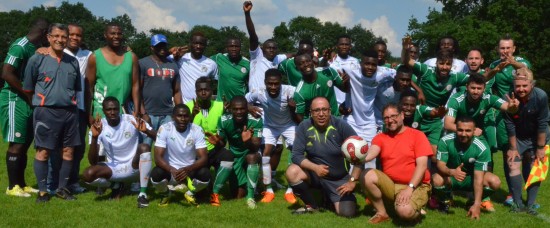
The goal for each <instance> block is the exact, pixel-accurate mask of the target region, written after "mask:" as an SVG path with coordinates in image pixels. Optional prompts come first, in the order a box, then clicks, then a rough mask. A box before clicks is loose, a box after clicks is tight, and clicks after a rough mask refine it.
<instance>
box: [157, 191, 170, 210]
mask: <svg viewBox="0 0 550 228" xmlns="http://www.w3.org/2000/svg"><path fill="white" fill-rule="evenodd" d="M160 196H161V197H160V202H159V207H166V206H168V204H170V192H167V193H164V194H161V195H160Z"/></svg>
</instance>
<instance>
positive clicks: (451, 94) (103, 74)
mask: <svg viewBox="0 0 550 228" xmlns="http://www.w3.org/2000/svg"><path fill="white" fill-rule="evenodd" d="M252 7H253V6H252V3H251V2H250V1H246V2H244V4H243V11H244V15H245V23H246V27H247V31H248V34H249V36H250V50H249V51H250V59H247V58H245V57H243V56H242V55H241V40H239V39H238V38H228V39H227V42H226V53H220V54H216V55H213V56H211V57H210V58H209V57H206V56H204V50H205V47H206V46H207V45H208V42H207V37H205V36H204V34H202V33H193V34H192V35H191V38H190V40H189V44H188V45H186V46H182V47H172V48H168V40H167V39H166V37H165V36H164V35H162V34H156V35H154V36H153V37H152V38H151V47H150V48H151V55H150V56H147V57H144V58H142V59H138V57H137V56H136V55H135V54H133V53H132V52H131V49H130V48H129V47H127V46H124V44H123V39H124V38H123V31H122V28H121V27H120V26H119V25H117V24H109V25H107V26H106V28H105V33H104V36H105V39H106V45H105V46H104V47H101V48H99V49H97V50H96V51H89V50H85V49H84V48H83V41H82V34H83V32H84V28H82V27H81V26H79V25H77V24H70V25H68V26H66V25H62V24H57V23H53V24H49V23H48V22H47V21H46V20H44V19H39V20H37V21H35V22H34V23H33V25H32V26H31V29H30V31H29V33H28V34H27V35H26V36H25V37H22V38H20V39H17V40H16V41H15V42H14V43H12V45H11V46H10V50H9V51H8V53H7V56H6V60H5V61H4V67H3V69H2V78H3V79H4V80H5V86H4V88H3V89H2V91H1V93H0V115H1V116H2V118H1V119H2V120H1V121H2V125H1V127H2V133H3V138H4V140H5V141H6V142H9V147H8V151H7V156H6V166H7V171H8V177H9V186H8V189H7V190H6V194H7V195H12V196H20V197H29V196H30V194H37V195H38V197H37V202H39V203H43V202H47V201H49V200H50V198H51V196H52V195H56V196H58V197H59V198H62V199H65V200H75V199H76V197H75V196H74V194H77V193H81V192H83V191H85V190H86V189H85V188H83V187H82V186H80V185H79V170H80V163H81V160H82V159H83V157H84V151H85V146H84V142H85V135H86V129H87V127H89V133H88V135H89V139H88V140H89V152H88V157H87V158H88V161H89V163H90V167H87V168H86V169H85V170H84V171H83V173H82V180H83V181H84V182H86V183H87V184H88V185H91V186H96V187H97V188H98V189H105V188H111V197H112V198H118V197H120V196H122V195H123V194H124V192H125V190H126V187H128V186H129V185H130V184H131V183H134V182H135V183H138V184H137V186H139V190H138V191H139V195H138V199H137V202H138V207H147V206H148V205H149V199H148V196H147V187H148V185H149V182H150V183H151V184H152V186H154V187H155V190H156V191H157V192H158V193H159V194H160V196H161V197H160V199H159V205H160V206H165V205H168V203H169V201H170V200H171V198H172V197H173V196H172V193H173V192H174V191H178V190H180V191H182V192H184V197H185V199H186V200H187V201H188V202H189V203H191V204H193V205H197V202H196V199H195V194H196V193H198V192H200V191H201V190H204V189H207V190H208V191H210V192H211V194H210V203H211V205H213V206H220V205H221V203H220V191H221V189H222V188H223V186H224V184H225V183H226V182H227V181H229V182H230V184H231V193H232V194H234V195H235V196H236V197H237V198H242V197H245V198H246V204H247V206H248V207H249V208H256V207H257V205H256V200H255V193H256V191H257V184H258V180H259V179H260V177H261V180H262V181H261V182H262V183H263V184H264V186H265V191H264V192H263V193H262V194H263V197H262V199H261V202H264V203H269V202H271V201H273V200H274V198H275V194H274V191H273V188H274V187H277V188H281V187H283V186H282V185H280V184H279V183H278V182H277V181H275V180H274V177H275V174H276V170H277V167H278V166H279V163H280V160H281V152H282V148H283V145H284V146H286V147H287V148H288V149H289V150H292V151H293V150H296V149H295V148H293V144H294V140H295V138H300V146H299V148H301V149H300V150H302V151H293V154H295V152H297V153H300V152H301V153H302V154H303V152H304V150H305V151H308V153H306V155H305V157H306V158H308V156H310V154H309V153H311V152H310V151H309V150H310V149H311V147H312V145H310V143H307V144H305V141H304V140H306V141H307V140H309V139H306V138H308V137H311V138H314V140H319V141H323V140H324V142H325V143H326V142H327V136H328V135H329V134H328V132H329V131H330V130H331V129H330V127H329V128H328V129H326V128H325V129H324V131H326V132H321V135H319V132H318V131H317V130H316V129H314V127H315V126H317V125H319V123H318V122H317V121H325V122H326V121H329V122H330V121H334V120H333V119H331V118H328V119H322V120H320V119H318V114H319V113H325V112H327V113H328V112H330V114H331V115H332V116H333V117H335V118H338V121H340V120H343V122H342V124H343V125H345V126H348V125H349V126H350V127H351V128H350V129H352V130H353V131H355V133H356V134H357V135H359V136H360V137H362V138H363V139H364V140H366V141H367V142H368V143H369V144H370V143H371V141H372V140H373V138H374V137H375V136H376V135H377V134H379V133H380V132H385V131H391V128H392V127H391V126H390V127H389V128H390V129H388V124H389V123H390V122H391V121H393V120H397V119H399V118H401V117H400V116H402V123H403V124H404V125H405V126H406V127H408V128H414V129H418V130H420V131H422V132H423V133H424V134H425V137H426V138H427V140H428V141H429V144H431V151H425V153H429V154H430V155H432V156H430V157H431V161H430V162H429V163H430V165H429V170H430V173H431V186H432V189H433V192H432V193H433V194H432V195H433V196H431V198H430V200H429V202H428V198H427V197H426V200H425V201H422V200H420V201H418V202H420V203H418V204H422V202H423V205H416V206H417V208H422V207H424V206H425V205H426V204H428V205H429V206H430V207H432V208H438V209H440V210H442V211H444V212H448V211H449V207H450V205H451V203H452V194H451V192H452V190H462V191H467V192H468V191H469V192H473V195H472V196H471V199H472V204H473V205H474V206H473V208H477V214H476V213H473V215H472V217H479V209H485V210H486V211H494V207H493V205H492V203H491V201H490V198H489V195H490V193H492V192H494V191H495V190H497V189H498V188H500V180H499V178H498V177H497V176H496V175H494V174H492V173H491V171H492V167H493V161H492V153H495V152H497V150H500V151H503V153H504V155H503V158H504V160H503V162H504V164H505V165H504V167H505V174H506V181H507V183H508V186H509V190H510V197H509V198H510V199H507V202H508V203H509V204H510V205H511V211H513V212H522V211H527V212H528V213H530V214H536V213H537V212H536V209H537V208H538V206H539V205H538V204H536V202H535V199H536V194H537V191H538V188H539V186H540V184H533V185H531V186H530V187H529V188H527V192H528V199H527V202H526V204H527V205H524V202H523V200H522V198H521V193H522V184H523V179H524V178H525V179H526V178H527V177H526V175H528V171H529V170H530V167H531V166H532V163H533V162H534V161H535V160H538V159H542V158H544V156H545V151H544V146H545V145H546V143H547V141H548V136H549V135H548V126H547V122H548V104H547V96H546V93H545V92H544V91H543V90H541V89H538V88H536V87H534V85H535V84H534V83H535V80H534V77H533V73H532V72H531V71H530V70H529V68H530V67H531V65H530V63H529V62H528V61H527V60H525V59H523V58H521V57H517V56H514V52H515V48H516V47H515V46H514V41H513V40H512V39H511V38H509V37H504V38H502V39H501V40H499V41H498V52H499V54H500V59H498V60H496V61H494V62H493V63H491V64H490V66H489V67H488V68H486V69H484V68H482V66H483V64H484V59H483V56H482V50H479V49H476V48H472V49H470V50H469V52H468V55H467V58H466V61H465V62H464V61H462V60H459V59H456V58H455V55H456V54H457V53H458V51H459V48H458V41H457V40H456V39H454V38H452V37H443V38H441V39H440V42H439V46H438V48H437V53H436V57H435V58H432V59H429V60H427V61H426V62H424V63H421V62H420V61H419V60H418V59H417V53H418V47H417V46H415V45H414V44H413V43H412V41H411V40H410V37H405V38H404V39H403V52H402V56H401V58H402V63H400V64H399V65H397V66H395V65H396V64H394V66H392V65H391V64H389V63H387V62H386V60H385V55H386V50H387V47H386V44H385V43H384V42H383V41H379V42H376V44H375V45H374V46H373V47H372V49H371V50H369V51H366V52H365V53H361V54H362V57H361V58H360V59H357V58H355V57H353V56H352V55H351V54H352V53H351V49H352V44H353V41H352V39H351V38H350V37H349V36H347V35H341V36H339V37H338V39H337V40H336V43H335V47H334V49H333V48H330V49H327V50H323V51H322V52H321V53H320V54H319V53H318V52H317V51H316V49H315V47H314V44H313V43H312V42H311V41H309V40H302V41H300V43H299V45H298V51H297V53H289V54H278V51H277V43H276V42H275V41H274V40H271V39H270V40H267V41H265V42H263V43H262V44H260V42H259V39H258V36H257V34H256V31H255V28H254V23H253V20H252V17H251V11H252ZM41 46H45V47H43V48H39V47H41ZM215 81H217V95H213V92H214V89H213V87H215V85H216V84H215V83H214V82H215ZM285 81H286V82H288V84H284V85H283V82H285ZM318 97H324V99H326V102H328V103H327V107H326V108H325V107H322V108H319V107H320V106H319V107H317V106H316V107H313V106H314V104H313V101H314V100H316V98H318ZM319 102H320V103H319ZM317 103H319V104H321V103H322V104H324V101H322V102H321V101H317ZM389 107H390V108H391V107H396V110H395V111H396V112H397V114H392V115H390V116H385V113H386V111H385V110H388V108H389ZM325 109H326V110H325ZM314 117H316V118H314ZM312 119H313V120H312ZM338 123H339V124H338V126H340V125H341V124H340V122H338ZM308 124H309V125H308ZM302 125H304V126H303V127H302V128H304V127H305V126H306V125H307V126H308V127H307V129H305V128H304V129H302V130H304V131H310V130H312V131H313V132H315V133H311V134H310V133H307V137H306V136H305V135H300V136H297V134H301V133H298V132H296V131H295V129H297V127H298V126H302ZM330 126H332V125H330ZM335 126H336V125H335ZM333 128H334V127H333ZM335 130H341V129H335ZM323 137H324V139H323ZM422 137H424V136H422ZM33 138H34V141H35V147H36V149H37V154H36V157H35V161H34V170H35V175H36V178H37V182H38V187H39V189H34V188H32V187H31V186H29V185H27V184H26V182H25V179H24V170H25V167H26V164H27V149H28V147H29V146H30V144H31V142H32V141H33ZM303 141H304V142H303ZM153 142H154V144H153ZM337 143H339V144H340V145H341V144H342V140H340V141H339V142H337ZM302 144H304V145H302ZM320 145H322V144H320ZM325 149H326V148H325ZM331 149H332V150H338V153H336V154H337V155H336V156H332V155H331V156H330V158H329V159H331V161H330V162H329V163H332V162H338V161H341V162H342V164H343V163H344V162H345V161H344V157H343V156H342V155H341V154H340V152H339V147H338V146H335V147H334V148H332V147H331ZM317 150H323V148H318V149H317ZM383 151H384V149H383V148H382V153H383ZM332 152H334V151H332ZM378 152H379V151H377V152H376V153H377V154H378ZM151 153H152V154H151ZM153 158H154V163H155V165H156V166H155V167H154V168H153V164H152V163H153V162H152V161H153ZM290 160H291V159H290V158H289V160H288V162H286V163H285V162H283V163H285V164H284V165H285V166H287V165H289V164H290ZM297 160H300V161H302V160H303V159H294V158H292V161H294V162H295V165H297V167H300V168H301V169H307V167H302V166H301V165H303V164H301V163H300V162H296V161H297ZM368 160H369V162H367V163H366V164H358V163H355V164H353V165H354V166H357V167H361V169H364V168H367V169H379V170H382V167H381V164H384V163H383V162H382V163H380V162H377V161H376V159H373V158H369V159H368ZM329 163H327V164H326V165H328V164H329ZM522 166H523V169H522V168H521V167H522ZM210 167H214V175H212V174H211V172H210ZM294 169H296V168H294ZM329 170H331V168H329V167H328V166H327V167H326V172H329ZM349 170H351V169H349ZM323 172H324V171H323ZM323 172H321V173H323ZM348 172H350V174H351V171H348ZM393 172H395V170H394V171H393ZM397 172H399V171H397ZM292 173H298V171H292V172H287V176H288V175H292ZM325 174H326V173H325ZM522 174H523V178H522V176H521V175H522ZM410 175H412V173H411V174H410ZM329 176H330V175H329ZM288 179H289V180H293V181H292V182H298V181H299V182H300V183H301V179H299V178H297V177H293V176H289V178H288ZM306 179H307V178H306ZM304 180H305V179H304ZM346 181H347V180H346ZM346 181H344V182H346ZM349 181H352V182H355V181H356V179H355V178H353V177H352V178H351V180H349ZM425 184H427V186H429V184H428V183H425ZM297 186H299V183H296V184H291V185H289V186H288V188H287V190H286V192H285V194H284V198H285V200H286V201H288V202H289V203H291V204H294V203H296V202H297V199H296V197H295V195H294V193H293V192H294V191H295V190H298V191H299V192H300V194H298V196H300V198H301V199H302V200H303V201H304V202H306V201H309V199H306V200H304V198H303V196H304V194H302V192H303V191H302V190H303V189H302V190H300V189H299V188H300V187H297ZM325 187H326V186H324V185H321V188H325ZM336 187H337V186H336ZM336 187H335V188H336ZM406 187H407V186H405V188H400V191H401V190H403V189H406ZM409 187H410V188H412V190H413V191H417V186H415V184H409ZM338 189H340V190H338V191H343V190H342V187H340V188H338ZM325 190H327V189H325ZM396 191H397V188H396ZM428 192H429V191H428ZM342 194H344V195H347V194H353V189H348V190H345V191H343V193H342ZM396 194H397V193H396ZM353 199H355V198H353ZM369 199H371V200H372V199H374V198H371V197H370V195H369V194H367V203H370V202H369ZM336 210H337V211H338V208H337V209H336ZM340 210H341V209H340ZM313 211H315V210H312V209H311V208H310V209H308V207H305V209H304V210H301V211H298V212H313ZM422 211H424V210H423V209H422ZM419 212H420V211H419ZM474 212H475V210H474ZM384 219H385V218H383V219H381V218H378V220H376V222H381V221H383V220H384Z"/></svg>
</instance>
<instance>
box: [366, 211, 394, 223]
mask: <svg viewBox="0 0 550 228" xmlns="http://www.w3.org/2000/svg"><path fill="white" fill-rule="evenodd" d="M388 220H390V216H387V215H380V214H378V213H376V214H375V215H374V216H372V217H371V218H370V219H369V223H370V224H379V223H383V222H385V221H388Z"/></svg>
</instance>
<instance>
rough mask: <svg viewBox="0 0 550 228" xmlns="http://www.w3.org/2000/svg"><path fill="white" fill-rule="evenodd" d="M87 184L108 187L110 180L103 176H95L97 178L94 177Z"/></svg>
mask: <svg viewBox="0 0 550 228" xmlns="http://www.w3.org/2000/svg"><path fill="white" fill-rule="evenodd" d="M88 184H89V185H91V186H96V187H100V188H108V187H110V186H111V182H110V181H108V180H107V179H105V178H97V179H95V180H94V181H92V182H90V183H88Z"/></svg>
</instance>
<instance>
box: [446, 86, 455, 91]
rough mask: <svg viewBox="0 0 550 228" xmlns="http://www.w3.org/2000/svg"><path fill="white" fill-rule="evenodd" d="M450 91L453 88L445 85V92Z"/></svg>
mask: <svg viewBox="0 0 550 228" xmlns="http://www.w3.org/2000/svg"><path fill="white" fill-rule="evenodd" d="M451 89H453V86H452V85H447V86H446V87H445V90H447V91H451Z"/></svg>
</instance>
